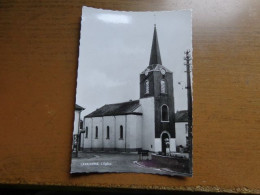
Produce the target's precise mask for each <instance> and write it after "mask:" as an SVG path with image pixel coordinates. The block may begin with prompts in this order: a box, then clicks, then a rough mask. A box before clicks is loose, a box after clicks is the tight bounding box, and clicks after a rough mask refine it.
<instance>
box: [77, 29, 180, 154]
mask: <svg viewBox="0 0 260 195" xmlns="http://www.w3.org/2000/svg"><path fill="white" fill-rule="evenodd" d="M139 87H140V99H139V100H130V101H127V102H122V103H117V104H106V105H104V106H102V107H101V108H99V109H97V110H95V111H94V112H92V113H90V114H88V115H86V116H85V117H84V121H83V122H84V133H82V134H81V145H80V147H81V148H82V149H83V151H127V152H131V151H137V150H138V149H142V150H149V151H150V152H156V153H157V152H163V153H166V148H167V147H168V148H169V149H168V150H170V152H176V143H175V141H176V140H175V113H174V91H173V73H172V72H171V71H170V70H169V69H167V68H166V67H164V66H163V64H162V60H161V55H160V49H159V43H158V36H157V30H156V25H155V26H154V32H153V40H152V48H151V54H150V62H149V65H148V66H147V67H146V68H145V69H144V71H143V72H141V73H140V86H139Z"/></svg>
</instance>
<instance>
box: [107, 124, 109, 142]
mask: <svg viewBox="0 0 260 195" xmlns="http://www.w3.org/2000/svg"><path fill="white" fill-rule="evenodd" d="M109 133H110V132H109V126H107V139H109V138H110V135H109Z"/></svg>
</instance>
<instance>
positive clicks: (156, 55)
mask: <svg viewBox="0 0 260 195" xmlns="http://www.w3.org/2000/svg"><path fill="white" fill-rule="evenodd" d="M152 64H161V65H162V60H161V55H160V49H159V43H158V38H157V31H156V24H155V25H154V32H153V44H152V49H151V55H150V63H149V65H152Z"/></svg>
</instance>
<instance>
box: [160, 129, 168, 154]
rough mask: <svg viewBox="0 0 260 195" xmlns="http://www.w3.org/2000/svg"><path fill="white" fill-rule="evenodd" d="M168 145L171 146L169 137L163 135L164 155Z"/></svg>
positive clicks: (165, 134)
mask: <svg viewBox="0 0 260 195" xmlns="http://www.w3.org/2000/svg"><path fill="white" fill-rule="evenodd" d="M167 144H169V136H168V134H167V133H163V134H162V153H163V155H166V149H167Z"/></svg>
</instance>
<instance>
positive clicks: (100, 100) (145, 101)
mask: <svg viewBox="0 0 260 195" xmlns="http://www.w3.org/2000/svg"><path fill="white" fill-rule="evenodd" d="M75 101H76V102H75V114H74V127H73V129H72V142H71V143H72V145H71V146H72V154H71V170H70V173H71V174H73V173H92V174H93V173H111V172H113V173H147V174H159V175H170V176H183V177H192V174H193V170H192V167H193V161H192V150H193V149H192V135H193V132H192V122H193V121H192V11H191V10H174V11H153V12H149V11H146V12H127V11H112V10H103V9H95V8H90V7H85V6H84V7H83V8H82V18H81V32H80V41H79V58H78V71H77V86H76V98H75Z"/></svg>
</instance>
